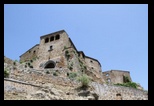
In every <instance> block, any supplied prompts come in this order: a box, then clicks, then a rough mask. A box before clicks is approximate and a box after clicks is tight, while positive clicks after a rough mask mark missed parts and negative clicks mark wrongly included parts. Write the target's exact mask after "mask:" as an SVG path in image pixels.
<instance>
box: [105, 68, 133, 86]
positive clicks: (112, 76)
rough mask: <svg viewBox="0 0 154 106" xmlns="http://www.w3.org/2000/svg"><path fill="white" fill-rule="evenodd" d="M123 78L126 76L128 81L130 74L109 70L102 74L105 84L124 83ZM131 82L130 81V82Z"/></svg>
mask: <svg viewBox="0 0 154 106" xmlns="http://www.w3.org/2000/svg"><path fill="white" fill-rule="evenodd" d="M123 76H127V77H128V78H129V79H130V80H131V77H130V73H129V72H128V71H120V70H111V71H106V72H103V78H104V80H105V81H106V82H109V80H110V82H112V83H114V84H116V83H124V81H123ZM131 81H132V80H131Z"/></svg>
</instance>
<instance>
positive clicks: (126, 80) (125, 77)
mask: <svg viewBox="0 0 154 106" xmlns="http://www.w3.org/2000/svg"><path fill="white" fill-rule="evenodd" d="M123 80H124V83H127V82H131V81H130V79H129V78H128V76H123Z"/></svg>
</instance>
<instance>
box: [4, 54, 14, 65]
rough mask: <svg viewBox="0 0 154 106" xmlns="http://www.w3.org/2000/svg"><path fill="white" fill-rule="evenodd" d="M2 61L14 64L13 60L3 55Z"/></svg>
mask: <svg viewBox="0 0 154 106" xmlns="http://www.w3.org/2000/svg"><path fill="white" fill-rule="evenodd" d="M4 63H7V64H11V65H14V64H13V63H14V61H13V60H11V59H10V58H7V57H5V56H4Z"/></svg>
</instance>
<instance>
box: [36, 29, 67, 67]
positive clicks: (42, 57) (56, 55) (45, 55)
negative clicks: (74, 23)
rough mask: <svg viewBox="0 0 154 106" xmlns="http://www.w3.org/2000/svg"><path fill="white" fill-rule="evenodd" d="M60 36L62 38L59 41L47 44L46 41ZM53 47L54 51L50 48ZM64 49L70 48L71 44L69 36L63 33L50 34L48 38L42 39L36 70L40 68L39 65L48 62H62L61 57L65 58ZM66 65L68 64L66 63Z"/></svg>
mask: <svg viewBox="0 0 154 106" xmlns="http://www.w3.org/2000/svg"><path fill="white" fill-rule="evenodd" d="M56 35H59V36H60V38H59V39H58V40H55V39H54V40H53V41H50V40H49V42H47V43H45V39H46V38H49V39H50V37H52V36H53V37H55V36H56ZM51 46H52V50H50V47H51ZM64 47H70V42H69V39H68V35H67V34H66V33H65V32H63V31H61V32H57V33H53V34H48V35H46V36H43V37H41V39H40V46H39V52H38V57H39V60H38V61H37V62H35V63H34V66H35V67H36V68H39V65H40V64H41V63H43V62H45V61H48V60H60V58H61V56H64V52H63V49H64ZM65 64H66V63H65Z"/></svg>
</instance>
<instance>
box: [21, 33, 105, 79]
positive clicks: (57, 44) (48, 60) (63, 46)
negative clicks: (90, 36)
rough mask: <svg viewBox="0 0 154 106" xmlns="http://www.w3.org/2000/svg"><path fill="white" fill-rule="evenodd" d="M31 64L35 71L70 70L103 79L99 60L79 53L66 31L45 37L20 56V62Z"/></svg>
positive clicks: (81, 52)
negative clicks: (49, 69)
mask: <svg viewBox="0 0 154 106" xmlns="http://www.w3.org/2000/svg"><path fill="white" fill-rule="evenodd" d="M26 61H27V62H28V61H29V62H30V63H31V64H32V67H33V68H34V69H48V68H52V69H66V68H68V69H70V70H71V71H74V72H77V71H79V70H80V71H81V72H83V71H86V73H87V74H89V75H91V77H96V79H101V80H102V79H103V78H102V70H101V64H100V62H99V61H98V60H97V59H94V58H92V57H89V56H86V55H85V54H84V52H83V51H78V50H77V49H76V47H75V45H74V44H73V42H72V40H71V39H70V38H69V36H68V34H67V33H66V32H65V31H64V30H60V31H57V32H54V33H50V34H47V35H43V36H41V37H40V43H39V44H36V45H35V46H33V47H32V48H30V49H29V50H27V51H26V52H25V53H23V54H22V55H21V56H20V62H26Z"/></svg>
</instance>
